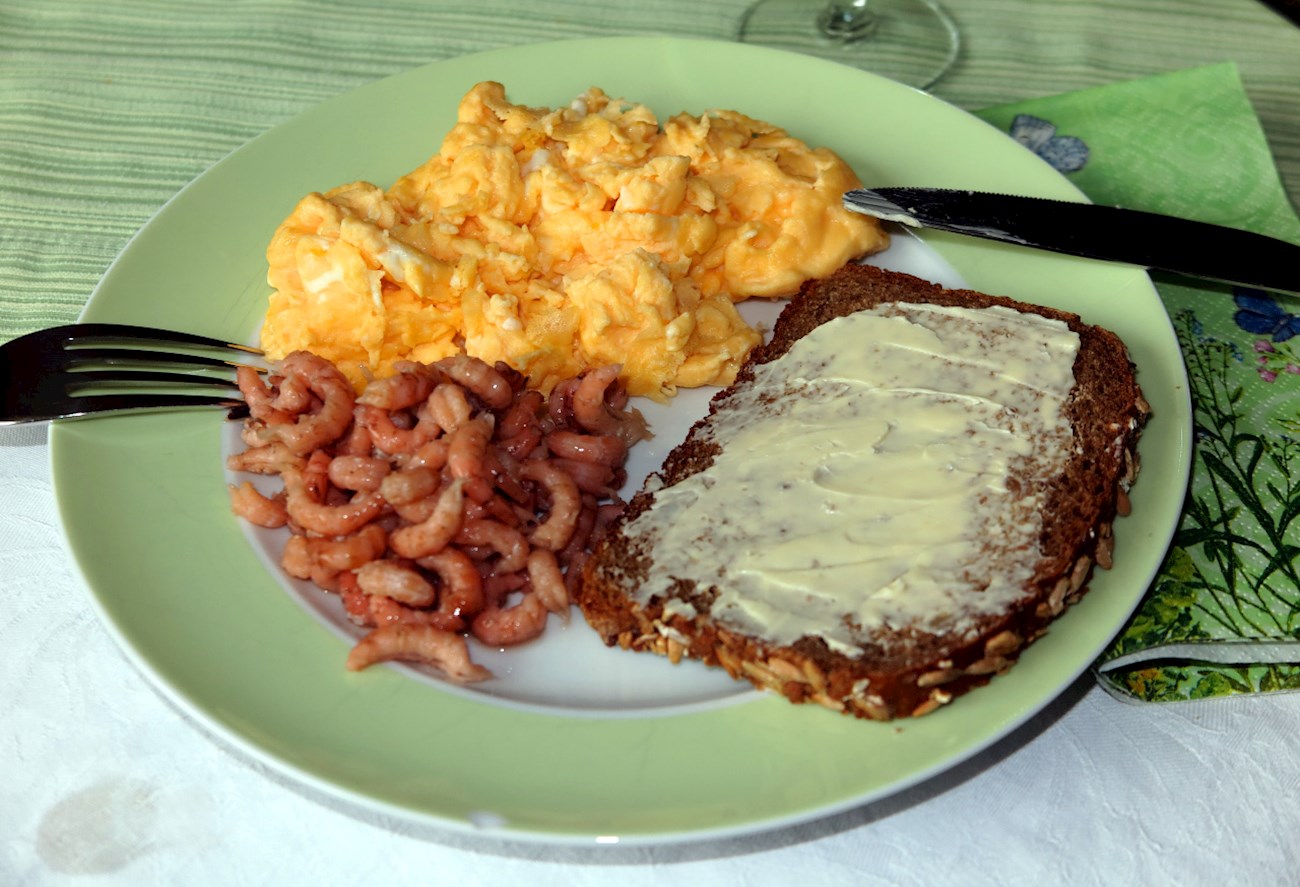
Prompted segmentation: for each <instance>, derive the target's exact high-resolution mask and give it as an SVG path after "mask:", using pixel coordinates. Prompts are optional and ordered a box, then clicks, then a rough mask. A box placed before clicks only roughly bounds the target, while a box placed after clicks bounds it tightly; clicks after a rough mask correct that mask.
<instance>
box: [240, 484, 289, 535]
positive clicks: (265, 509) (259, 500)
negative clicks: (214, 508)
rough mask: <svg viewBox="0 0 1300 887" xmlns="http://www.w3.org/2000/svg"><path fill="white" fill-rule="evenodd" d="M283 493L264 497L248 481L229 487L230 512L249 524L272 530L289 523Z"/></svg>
mask: <svg viewBox="0 0 1300 887" xmlns="http://www.w3.org/2000/svg"><path fill="white" fill-rule="evenodd" d="M284 499H285V497H284V495H283V493H278V494H276V495H275V496H264V495H262V493H261V492H260V491H259V490H258V489H257V487H255V486H253V485H252V484H251V483H249V482H248V481H244V482H243V483H241V484H239V485H238V486H236V485H234V484H231V485H230V510H231V511H233V512H234V513H235V514H236V515H237V516H239V517H242V518H243V519H244V520H246V521H248V522H249V523H250V524H254V525H255V526H259V527H266V528H267V529H270V530H273V529H276V528H277V527H283V526H284V525H285V524H287V523H288V522H289V512H288V511H287V510H285V505H284Z"/></svg>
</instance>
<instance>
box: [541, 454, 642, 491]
mask: <svg viewBox="0 0 1300 887" xmlns="http://www.w3.org/2000/svg"><path fill="white" fill-rule="evenodd" d="M549 461H550V463H551V464H552V465H555V466H557V467H559V468H563V469H564V473H565V474H567V475H569V477H571V478H573V482H574V483H575V484H577V485H578V489H579V490H581V491H582V492H584V493H590V494H592V495H594V496H600V497H602V498H606V497H610V496H615V495H617V494H618V487H620V486H622V482H621V481H622V480H624V479H625V477H626V475H625V474H623V473H622V469H621V468H619V469H615V468H611V467H610V466H608V465H605V464H604V463H602V462H580V461H578V460H576V459H560V458H555V457H552V458H551V459H550V460H549Z"/></svg>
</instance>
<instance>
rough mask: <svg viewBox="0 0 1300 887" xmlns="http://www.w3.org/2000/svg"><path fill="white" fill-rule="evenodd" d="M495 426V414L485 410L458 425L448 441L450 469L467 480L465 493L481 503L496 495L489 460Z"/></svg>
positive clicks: (454, 475) (455, 475) (448, 464)
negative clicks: (493, 415) (492, 414)
mask: <svg viewBox="0 0 1300 887" xmlns="http://www.w3.org/2000/svg"><path fill="white" fill-rule="evenodd" d="M492 427H493V420H492V416H491V414H489V413H484V414H482V415H480V416H479V417H478V418H476V419H472V420H470V421H469V422H466V423H465V424H464V425H462V426H460V427H459V428H457V429H456V430H455V431H454V432H453V433H452V435H451V439H450V440H449V441H448V443H447V471H448V472H450V473H451V476H452V477H454V478H458V479H461V480H463V481H465V492H466V493H467V494H469V496H470V497H471V498H473V499H476V500H477V501H479V502H483V501H486V500H487V498H488V497H489V496H491V495H492V485H491V483H489V482H488V479H487V478H488V471H487V465H486V462H485V459H486V455H487V447H488V443H489V442H490V441H491V440H492Z"/></svg>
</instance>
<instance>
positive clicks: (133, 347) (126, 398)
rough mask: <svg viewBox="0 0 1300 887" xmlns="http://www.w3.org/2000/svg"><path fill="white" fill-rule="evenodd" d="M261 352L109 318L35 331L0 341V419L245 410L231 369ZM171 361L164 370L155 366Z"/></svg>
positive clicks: (239, 412)
mask: <svg viewBox="0 0 1300 887" xmlns="http://www.w3.org/2000/svg"><path fill="white" fill-rule="evenodd" d="M261 353H262V352H261V351H259V350H258V349H256V348H251V347H249V346H247V345H238V344H235V343H232V342H223V341H221V340H220V339H210V338H207V337H206V336H196V335H193V334H191V333H178V332H172V331H171V330H160V329H152V328H150V327H143V326H128V325H124V324H115V323H80V324H68V325H66V326H57V327H52V328H50V329H45V330H38V331H36V332H34V333H29V334H27V335H25V336H20V337H18V338H17V339H13V340H11V341H9V342H6V343H5V344H4V345H0V384H2V388H0V425H16V424H20V423H24V422H43V421H48V420H51V419H70V418H80V417H84V416H91V415H96V414H99V413H106V412H125V411H135V410H153V409H164V408H171V409H175V408H179V407H196V406H203V407H222V408H224V409H226V410H229V411H230V412H229V417H230V418H232V419H235V418H240V417H242V416H244V415H247V407H246V405H245V404H244V401H243V399H242V398H241V397H240V394H239V388H238V386H237V385H236V384H235V381H234V370H235V368H237V367H238V366H240V365H241V364H243V363H250V365H252V366H255V367H256V368H257V369H259V371H263V369H264V368H263V367H261V366H258V365H257V364H256V363H251V362H250V359H256V358H257V357H258V356H260V355H261ZM161 367H170V368H171V370H164V369H160V368H161Z"/></svg>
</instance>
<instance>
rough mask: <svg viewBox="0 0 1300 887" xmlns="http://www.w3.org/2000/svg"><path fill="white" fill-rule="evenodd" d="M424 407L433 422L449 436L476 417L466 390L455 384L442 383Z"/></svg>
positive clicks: (434, 390)
mask: <svg viewBox="0 0 1300 887" xmlns="http://www.w3.org/2000/svg"><path fill="white" fill-rule="evenodd" d="M424 405H425V409H427V410H428V411H429V416H430V417H431V418H432V419H433V421H434V422H436V423H438V425H439V427H441V428H442V430H443V431H445V432H447V433H448V434H451V433H452V432H453V431H455V430H456V429H457V428H459V427H460V426H462V425H464V424H465V423H466V422H468V421H469V420H470V417H471V416H473V415H474V409H473V407H471V406H470V405H469V399H468V398H467V397H466V396H465V389H464V388H462V387H461V386H459V385H457V384H456V383H454V382H442V383H440V384H439V385H438V386H437V387H435V388H434V389H433V392H432V393H431V394H430V395H429V397H428V399H427V400H426V401H425V402H424Z"/></svg>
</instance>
